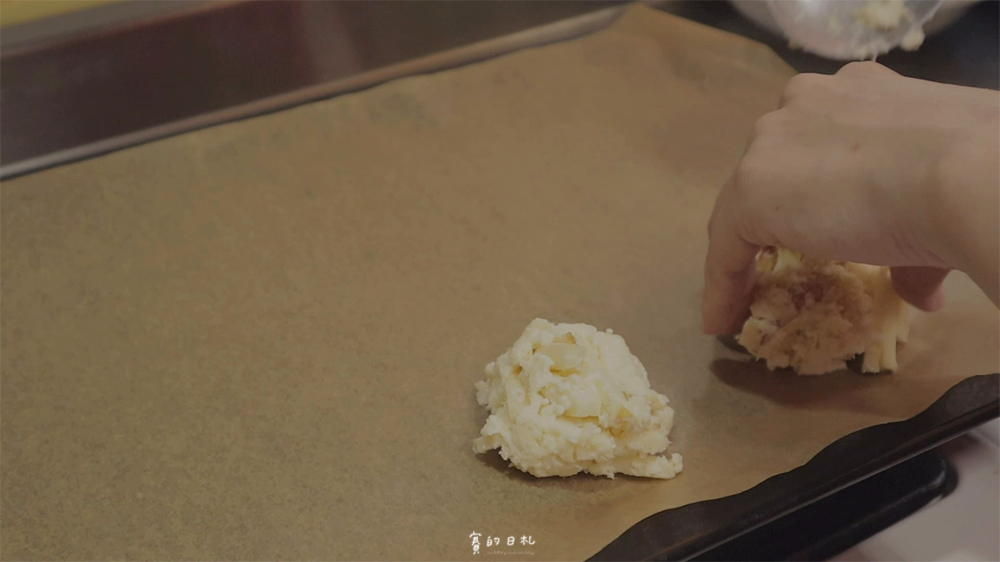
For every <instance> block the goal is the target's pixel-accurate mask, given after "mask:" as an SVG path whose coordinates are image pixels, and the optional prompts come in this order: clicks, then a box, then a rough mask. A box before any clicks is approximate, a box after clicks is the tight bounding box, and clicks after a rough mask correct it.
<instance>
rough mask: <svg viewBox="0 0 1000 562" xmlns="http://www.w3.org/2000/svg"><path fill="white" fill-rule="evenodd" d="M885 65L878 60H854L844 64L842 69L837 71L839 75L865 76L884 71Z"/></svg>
mask: <svg viewBox="0 0 1000 562" xmlns="http://www.w3.org/2000/svg"><path fill="white" fill-rule="evenodd" d="M884 70H885V67H884V66H882V65H881V64H879V63H877V62H872V61H868V60H866V61H854V62H849V63H847V64H845V65H844V66H842V67H841V68H840V70H838V71H837V76H864V75H870V74H874V73H876V72H882V71H884Z"/></svg>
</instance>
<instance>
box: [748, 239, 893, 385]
mask: <svg viewBox="0 0 1000 562" xmlns="http://www.w3.org/2000/svg"><path fill="white" fill-rule="evenodd" d="M757 274H758V279H757V287H756V290H755V295H754V300H753V303H752V304H751V307H750V314H751V316H750V318H749V319H748V320H747V321H746V323H745V324H744V325H743V330H742V332H741V333H740V335H739V338H738V341H739V343H740V344H741V345H742V346H743V347H745V348H746V349H747V350H748V351H750V353H752V354H753V355H754V356H755V357H758V358H760V359H764V360H765V361H767V366H768V367H769V368H771V369H779V368H788V367H790V368H792V369H794V370H795V371H796V372H797V373H798V374H800V375H820V374H823V373H827V372H830V371H836V370H839V369H843V368H844V367H845V363H846V361H847V360H849V359H851V358H853V357H855V356H857V355H859V354H862V353H863V354H864V361H863V363H862V370H863V371H864V372H866V373H877V372H881V371H894V370H895V369H896V368H897V366H898V364H897V361H896V344H897V342H905V341H906V340H907V338H908V336H909V305H907V304H906V303H905V302H904V301H903V300H902V299H901V298H900V297H899V295H897V294H896V292H895V290H894V289H893V287H892V278H891V277H890V272H889V268H887V267H877V266H871V265H864V264H857V263H850V262H838V261H824V260H816V259H812V258H807V257H804V256H802V255H801V254H798V253H796V252H791V251H789V250H785V249H778V250H776V249H773V248H768V249H765V250H763V251H761V252H760V254H758V256H757Z"/></svg>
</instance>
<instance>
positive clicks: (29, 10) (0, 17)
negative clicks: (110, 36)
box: [0, 0, 122, 27]
mask: <svg viewBox="0 0 1000 562" xmlns="http://www.w3.org/2000/svg"><path fill="white" fill-rule="evenodd" d="M121 1H122V0H3V1H2V2H0V27H7V26H9V25H15V24H18V23H25V22H28V21H33V20H40V19H45V18H50V17H52V16H58V15H62V14H66V13H70V12H78V11H80V10H86V9H89V8H94V7H96V6H103V5H105V4H113V3H115V2H121Z"/></svg>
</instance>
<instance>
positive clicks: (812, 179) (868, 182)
mask: <svg viewBox="0 0 1000 562" xmlns="http://www.w3.org/2000/svg"><path fill="white" fill-rule="evenodd" d="M998 100H1000V98H998V97H997V94H996V92H992V91H988V90H978V89H974V88H963V87H959V86H951V85H945V84H938V83H934V82H927V81H922V80H915V79H911V78H905V77H902V76H900V75H898V74H896V73H895V72H893V71H891V70H889V69H888V68H885V67H883V66H881V65H878V64H875V63H853V64H849V65H847V66H845V67H844V68H842V69H841V70H840V72H838V73H837V74H836V75H833V76H823V75H816V74H801V75H799V76H796V77H794V78H792V80H791V81H789V83H788V85H787V87H786V89H785V92H784V95H783V96H782V99H781V103H780V108H779V109H778V110H777V111H775V112H772V113H769V114H767V115H765V116H763V117H762V118H761V119H760V120H759V121H758V122H757V124H756V127H755V129H754V132H753V135H752V137H751V139H750V142H749V144H748V147H747V150H746V152H745V154H744V156H743V158H742V160H741V162H740V163H739V165H738V166H737V168H736V171H735V173H734V174H733V176H732V178H731V179H730V181H729V182H728V183H727V184H726V186H725V187H724V188H723V189H722V191H721V192H720V194H719V197H718V200H717V201H716V205H715V209H714V211H713V213H712V218H711V220H710V223H709V238H710V242H709V250H708V256H707V259H706V263H705V292H704V296H703V303H702V329H703V330H704V331H705V332H707V333H711V334H720V333H732V332H737V331H739V328H740V326H741V324H742V322H743V320H744V319H745V318H746V316H747V310H748V308H749V304H750V299H751V297H752V290H753V285H754V281H755V277H754V256H755V255H756V253H757V251H758V250H759V249H760V247H762V246H781V247H785V248H788V249H791V250H796V251H799V252H802V253H803V254H806V255H809V256H812V257H816V258H824V259H835V260H846V261H853V262H861V263H870V264H877V265H887V266H892V267H893V272H892V273H893V281H894V284H895V286H896V290H897V292H899V294H900V296H902V297H903V298H904V299H906V300H907V301H909V302H910V303H911V304H913V305H914V306H916V307H918V308H921V309H924V310H934V309H936V308H938V307H940V306H941V305H942V304H943V302H944V295H943V293H942V291H941V283H942V282H943V281H944V278H945V276H946V275H947V273H948V270H949V269H951V268H958V269H962V268H963V267H964V266H967V265H968V263H967V262H968V260H967V259H965V258H967V257H968V254H969V252H968V251H966V250H967V248H964V247H963V246H962V244H961V240H962V238H963V237H962V236H960V235H956V234H955V226H954V224H953V223H954V222H955V221H956V219H957V220H958V221H959V222H961V221H962V220H963V218H962V214H963V210H962V209H961V205H958V206H956V205H943V204H942V201H943V196H942V193H943V189H944V188H943V186H946V185H947V186H948V187H949V188H951V187H952V185H951V184H950V183H949V182H947V181H945V179H944V174H946V173H947V172H948V171H951V170H953V169H955V168H956V166H957V164H956V163H957V162H959V161H962V160H961V158H956V157H955V154H956V152H961V150H962V149H963V148H964V147H967V146H968V145H969V143H970V142H971V140H975V141H985V139H986V138H987V137H989V136H990V135H992V136H998V135H997V132H998V127H1000V103H998ZM970 139H971V140H970ZM989 142H994V143H995V142H998V141H989ZM990 146H995V144H994V145H990ZM967 152H968V151H967ZM980 154H982V151H981V150H980ZM979 160H983V158H982V157H980V158H979ZM962 162H963V164H965V163H967V162H965V161H962ZM996 162H997V160H996V158H995V157H994V158H992V159H991V158H988V157H987V158H986V162H985V164H986V165H985V166H983V165H980V168H983V169H984V170H986V171H987V173H992V174H996V173H997V172H996V170H994V171H993V172H989V165H990V164H992V167H993V168H996V167H997V166H996ZM978 179H982V175H980V177H979V178H978ZM989 180H990V178H989V177H987V181H985V182H982V181H980V182H979V184H981V185H986V186H989ZM972 183H975V182H972ZM993 185H994V187H993V190H998V189H1000V188H997V187H996V185H997V184H996V183H994V184H993ZM956 189H957V188H956ZM980 191H981V190H980ZM977 193H978V192H977ZM985 197H986V199H985V200H986V201H987V202H990V201H996V200H997V199H996V197H995V195H992V194H989V193H987V195H986V196H985ZM989 197H992V199H990V198H989ZM959 199H963V198H962V197H959ZM964 199H966V200H968V199H970V198H969V197H965V198H964ZM975 199H976V198H975V197H973V198H972V200H975ZM946 207H947V209H945V208H946ZM993 207H994V208H993V209H992V214H993V215H994V217H993V219H996V217H995V215H996V204H994V205H993ZM946 211H947V212H946ZM979 216H980V217H982V216H983V215H982V213H980V215H979ZM989 226H991V227H992V228H993V229H994V231H995V229H996V221H995V220H994V222H993V223H991V224H989ZM966 238H967V237H966ZM991 290H992V289H991ZM991 297H993V298H995V297H994V296H993V295H992V293H991Z"/></svg>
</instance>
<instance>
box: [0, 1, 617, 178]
mask: <svg viewBox="0 0 1000 562" xmlns="http://www.w3.org/2000/svg"><path fill="white" fill-rule="evenodd" d="M620 4H621V2H606V1H587V2H581V1H570V2H530V3H516V2H501V1H477V2H439V1H430V2H312V1H279V2H237V3H219V4H210V5H207V6H199V7H198V8H197V9H194V10H187V11H183V12H181V13H172V14H169V15H166V16H162V17H155V18H152V19H148V20H144V21H140V22H133V23H130V24H129V25H125V26H122V27H115V28H112V29H102V30H100V31H97V32H90V33H83V34H81V35H77V36H73V37H71V38H69V39H61V40H57V41H54V42H51V43H38V42H35V43H33V44H31V45H29V46H27V47H18V46H16V45H14V46H7V47H6V48H4V49H3V52H2V53H0V112H2V115H3V119H2V123H0V177H3V178H6V177H11V176H13V175H17V174H20V173H24V172H28V171H32V170H36V169H39V168H42V167H46V166H50V165H53V164H58V163H63V162H67V161H71V160H74V159H78V158H83V157H87V156H92V155H94V154H99V153H102V152H107V151H109V150H114V149H118V148H121V147H124V146H128V145H130V144H135V143H138V142H144V141H148V140H151V139H154V138H159V137H163V136H166V135H170V134H176V133H179V132H183V131H187V130H191V129H194V128H197V127H202V126H206V125H210V124H215V123H218V122H221V121H225V120H231V119H238V118H242V117H247V116H249V115H253V114H256V113H261V112H265V111H272V110H275V109H279V108H282V107H287V106H289V105H294V104H298V103H304V102H307V101H311V100H315V99H318V98H322V97H326V96H330V95H334V94H337V93H342V92H345V91H349V90H352V89H358V88H363V87H366V86H371V85H373V84H376V83H378V82H382V81H385V80H389V79H392V78H395V77H398V76H401V75H405V74H413V73H419V72H428V71H431V70H437V69H440V68H445V67H448V66H454V65H457V64H462V63H465V62H470V61H472V60H476V59H478V58H484V57H489V56H494V55H497V54H501V53H503V52H506V51H510V50H513V49H517V48H520V47H523V46H524V45H525V42H526V40H527V38H525V37H523V36H517V35H516V34H517V33H519V32H525V31H528V30H534V31H533V32H532V37H531V38H530V39H531V40H532V41H534V42H545V41H555V40H560V39H566V38H568V37H572V36H574V35H578V34H582V33H586V32H587V31H591V30H593V29H595V28H599V27H603V26H604V25H607V24H608V23H610V21H611V20H612V19H613V17H614V16H615V12H614V11H607V10H606V9H607V8H609V7H613V6H615V5H620ZM539 28H542V29H539Z"/></svg>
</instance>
